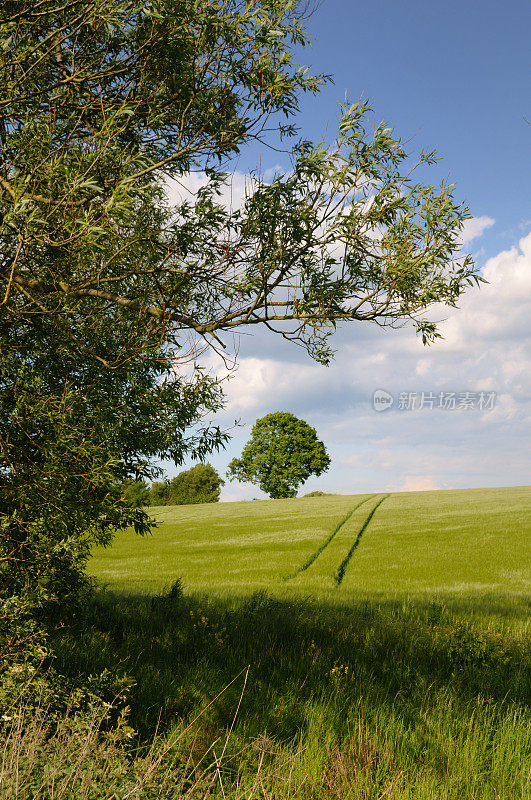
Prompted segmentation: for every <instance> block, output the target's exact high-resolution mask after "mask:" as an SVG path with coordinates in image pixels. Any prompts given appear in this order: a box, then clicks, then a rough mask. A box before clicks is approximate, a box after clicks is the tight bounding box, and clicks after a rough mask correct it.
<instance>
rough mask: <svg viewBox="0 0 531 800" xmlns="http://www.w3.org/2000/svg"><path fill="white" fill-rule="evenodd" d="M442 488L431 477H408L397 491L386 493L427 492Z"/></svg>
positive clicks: (392, 489)
mask: <svg viewBox="0 0 531 800" xmlns="http://www.w3.org/2000/svg"><path fill="white" fill-rule="evenodd" d="M441 488H442V487H441V486H440V485H439V484H438V483H437V482H436V481H435V479H434V477H433V475H420V476H419V475H408V476H407V477H406V478H405V479H404V481H403V483H401V484H400V486H399V487H398V489H394V488H391V489H390V490H388V491H395V492H396V491H398V492H428V491H433V489H441Z"/></svg>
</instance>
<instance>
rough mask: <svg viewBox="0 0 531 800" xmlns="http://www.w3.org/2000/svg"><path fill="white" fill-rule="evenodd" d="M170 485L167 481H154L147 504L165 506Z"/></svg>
mask: <svg viewBox="0 0 531 800" xmlns="http://www.w3.org/2000/svg"><path fill="white" fill-rule="evenodd" d="M169 493H170V484H169V482H168V481H154V482H153V483H152V484H151V491H150V493H149V504H150V505H152V506H165V505H167V503H168V497H169Z"/></svg>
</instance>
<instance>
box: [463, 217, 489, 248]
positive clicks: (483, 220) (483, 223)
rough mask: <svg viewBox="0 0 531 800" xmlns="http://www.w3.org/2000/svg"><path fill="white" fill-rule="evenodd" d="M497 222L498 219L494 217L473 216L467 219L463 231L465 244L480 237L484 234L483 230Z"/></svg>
mask: <svg viewBox="0 0 531 800" xmlns="http://www.w3.org/2000/svg"><path fill="white" fill-rule="evenodd" d="M495 222H496V220H494V219H492V217H472V219H467V220H466V221H465V224H464V226H463V231H462V233H461V240H462V243H463V245H465V244H468V243H469V242H471V241H473V240H474V239H478V238H479V237H480V236H481V235H482V234H483V231H485V230H487V228H490V227H492V225H494V223H495Z"/></svg>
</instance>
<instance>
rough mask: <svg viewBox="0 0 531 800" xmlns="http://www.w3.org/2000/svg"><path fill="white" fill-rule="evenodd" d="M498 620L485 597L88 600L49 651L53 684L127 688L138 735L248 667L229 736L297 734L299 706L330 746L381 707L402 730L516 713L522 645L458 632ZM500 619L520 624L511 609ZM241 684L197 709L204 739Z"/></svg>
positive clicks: (522, 680) (524, 674)
mask: <svg viewBox="0 0 531 800" xmlns="http://www.w3.org/2000/svg"><path fill="white" fill-rule="evenodd" d="M504 608H505V611H507V607H504V604H503V602H502V601H501V600H500V599H499V598H495V597H492V598H485V597H483V598H477V599H476V600H474V599H470V600H468V601H465V600H462V601H455V600H454V601H453V602H452V603H451V604H450V603H448V604H447V603H444V602H440V603H430V602H426V603H423V602H421V601H418V602H414V601H409V602H407V603H403V602H398V601H397V602H392V601H385V602H383V601H382V602H371V601H359V602H358V603H349V605H348V606H347V605H345V606H340V605H336V604H334V605H332V604H326V603H323V602H318V601H316V600H301V601H298V600H283V599H278V598H275V597H271V596H269V595H267V594H265V593H258V594H255V595H253V596H251V597H248V598H246V599H245V598H243V599H239V600H238V599H232V600H231V601H223V600H220V599H214V598H210V599H209V598H201V599H198V598H194V597H187V596H182V595H181V594H180V593H179V592H178V591H177V592H174V596H171V594H168V595H165V596H164V595H162V596H158V597H153V598H149V597H146V596H125V595H122V596H120V595H112V594H103V593H101V594H99V595H97V596H96V597H95V598H94V600H93V602H92V604H91V606H90V608H88V610H87V613H86V614H85V615H84V617H83V619H82V620H79V621H78V623H77V624H76V627H75V628H73V629H71V630H70V631H69V632H65V633H64V634H63V635H62V636H61V638H58V639H57V640H56V642H55V646H56V652H57V655H58V658H59V669H60V671H63V674H70V675H74V674H79V673H85V674H97V673H99V672H101V671H102V670H104V669H107V670H109V671H110V672H111V673H113V674H115V675H116V676H120V675H124V674H127V675H130V676H131V677H132V678H133V679H134V681H135V685H134V686H133V688H132V690H131V695H130V704H131V722H132V724H133V725H134V726H135V727H136V728H137V730H138V731H139V733H140V734H141V735H146V736H149V735H151V734H152V732H153V730H154V728H155V726H156V725H157V724H159V725H162V726H165V725H168V724H170V725H171V724H172V723H173V722H181V721H182V720H187V719H190V718H191V717H192V716H193V715H194V714H196V713H197V712H198V710H201V709H202V708H204V707H205V706H207V704H208V703H209V702H210V701H211V700H212V698H213V697H215V696H216V695H217V694H218V693H219V692H223V689H224V687H226V686H227V685H228V684H229V683H230V682H231V681H232V680H233V679H234V677H235V676H236V675H238V673H241V672H242V670H243V671H245V669H246V667H247V666H249V668H250V669H249V675H248V681H247V686H246V689H245V693H244V696H243V700H242V703H241V708H240V711H239V715H238V722H237V726H239V728H240V729H241V730H243V731H244V732H245V735H247V736H251V737H253V736H260V735H262V734H263V733H264V732H267V734H268V735H270V736H273V737H274V738H275V739H276V740H279V741H284V742H285V741H288V740H293V739H294V738H296V737H297V736H300V735H304V733H305V728H306V726H307V720H308V709H309V708H310V707H311V706H313V707H318V708H320V709H321V710H323V713H326V714H328V715H331V716H332V717H333V718H334V719H333V722H332V723H331V725H332V727H333V728H334V729H335V732H336V734H337V735H338V736H341V735H342V732H344V731H345V730H346V727H348V724H349V711H350V710H351V709H353V708H355V707H356V704H359V703H360V702H361V701H363V702H364V703H365V704H366V703H367V701H369V702H370V705H371V707H372V708H373V709H374V713H377V711H378V709H382V708H389V706H392V707H393V709H394V713H397V714H399V716H400V717H401V719H402V722H403V724H404V725H405V726H406V727H407V726H408V725H415V724H416V722H417V721H418V718H419V715H422V714H424V713H426V708H427V707H429V705H430V703H434V702H435V698H438V701H440V699H441V697H442V696H444V697H447V698H449V700H451V702H454V703H455V704H456V705H457V706H460V707H461V706H463V707H464V706H469V705H470V704H473V705H475V706H478V705H479V706H482V707H486V708H489V709H492V710H493V711H495V710H496V709H498V710H499V713H500V714H501V713H505V712H506V710H507V707H508V706H512V705H514V704H518V705H522V704H525V703H526V702H527V701H528V700H529V690H530V686H529V669H528V667H529V650H528V648H527V651H526V645H525V639H524V637H523V636H522V635H519V634H518V633H517V632H514V633H513V632H511V630H510V629H508V628H507V627H506V629H505V631H504V632H502V633H495V632H491V631H489V630H487V628H486V624H485V622H484V624H483V626H482V625H479V624H474V623H473V622H472V621H471V620H473V619H474V616H476V617H484V618H485V619H486V618H487V617H489V615H492V614H498V615H502V614H503V612H504ZM511 608H512V614H513V616H515V617H518V616H519V615H520V614H521V613H522V614H523V613H524V602H523V600H522V602H521V603H518V602H516V601H515V602H513V604H512V606H511ZM242 685H243V675H242V677H241V678H240V679H239V680H237V681H235V682H234V683H233V684H232V685H231V686H230V687H229V688H228V689H227V690H226V691H225V692H223V693H222V695H221V697H220V698H219V700H218V701H216V703H215V704H213V705H212V706H211V707H210V708H209V711H208V714H206V717H205V720H204V726H203V727H204V728H205V731H206V733H205V735H207V734H208V735H209V736H212V735H213V734H215V733H216V731H218V732H219V731H223V730H224V729H226V728H227V727H228V726H229V725H230V723H231V721H232V719H233V715H234V711H235V709H236V707H237V704H238V699H239V696H240V693H241V691H242Z"/></svg>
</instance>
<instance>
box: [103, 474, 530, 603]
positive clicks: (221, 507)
mask: <svg viewBox="0 0 531 800" xmlns="http://www.w3.org/2000/svg"><path fill="white" fill-rule="evenodd" d="M151 510H152V511H153V516H154V517H155V518H156V519H157V521H158V525H159V527H157V528H156V529H155V532H154V533H153V535H152V536H149V537H146V538H144V539H140V538H139V537H136V536H134V535H133V534H131V533H130V532H125V533H121V534H120V535H119V536H118V537H117V538H116V540H115V542H114V545H113V547H112V548H110V549H102V548H99V549H97V550H96V551H95V554H94V557H93V559H92V561H91V563H90V566H89V571H90V573H91V574H92V575H94V576H96V577H97V578H98V579H99V581H101V582H102V583H103V584H106V585H107V586H108V587H109V588H110V589H113V590H120V591H126V592H133V593H157V592H161V591H162V590H163V589H164V588H169V586H171V584H172V583H174V581H175V580H177V579H178V578H181V579H182V581H183V584H184V588H185V591H186V592H192V593H207V594H213V595H217V596H239V595H242V594H248V593H252V592H256V591H259V590H265V591H267V592H268V593H273V594H275V595H279V596H283V597H286V596H290V595H296V596H298V597H303V596H310V597H314V598H315V597H321V598H323V597H326V598H327V600H340V601H341V602H343V601H345V600H347V599H348V598H362V597H364V598H371V599H402V600H404V599H407V598H413V597H415V598H423V599H425V600H426V599H428V600H434V599H436V598H437V597H445V598H455V599H458V598H459V597H466V598H467V600H476V601H477V602H479V603H480V604H481V603H484V602H486V600H487V598H490V600H491V601H492V602H499V601H500V599H501V598H502V597H503V598H504V602H505V603H507V604H508V606H507V609H509V606H511V604H512V603H515V604H516V605H518V604H519V602H521V601H523V599H524V598H525V597H526V595H527V594H528V590H529V588H530V583H531V571H530V566H531V547H530V539H531V488H529V487H518V488H511V489H476V490H467V491H439V492H407V493H400V494H391V495H389V494H385V493H382V494H372V495H352V496H347V495H328V496H324V497H303V498H297V499H293V500H266V501H254V502H242V503H222V504H208V505H198V506H169V507H162V508H155V509H151Z"/></svg>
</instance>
